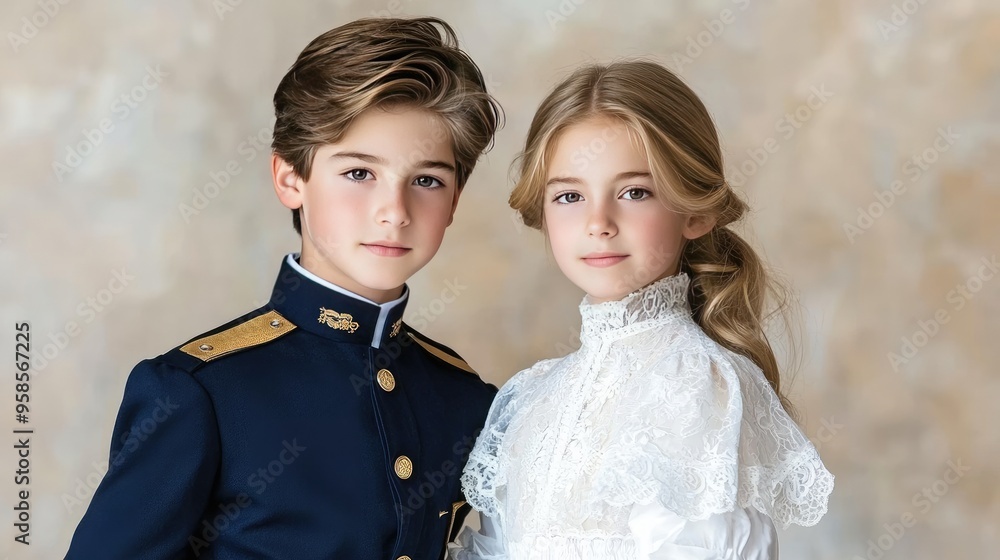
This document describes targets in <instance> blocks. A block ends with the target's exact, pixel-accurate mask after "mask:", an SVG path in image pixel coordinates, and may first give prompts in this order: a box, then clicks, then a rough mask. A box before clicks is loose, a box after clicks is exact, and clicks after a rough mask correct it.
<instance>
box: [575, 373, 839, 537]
mask: <svg viewBox="0 0 1000 560" xmlns="http://www.w3.org/2000/svg"><path fill="white" fill-rule="evenodd" d="M705 360H706V358H705V357H704V356H683V357H680V365H679V367H678V368H677V369H678V370H679V371H684V370H687V371H698V370H701V371H702V372H704V371H705V369H704V368H705V367H706V364H705ZM727 366H729V363H728V362H727V361H721V362H720V361H719V360H713V361H711V362H710V363H709V364H708V367H712V368H715V369H716V370H717V371H716V377H715V381H714V382H713V383H711V384H710V385H706V386H705V387H697V386H694V385H695V382H692V383H690V384H689V386H692V389H694V392H693V394H692V396H691V397H692V398H689V399H684V400H682V401H678V400H676V399H675V400H674V402H672V401H671V398H670V397H666V396H664V393H663V391H666V390H669V386H667V385H661V386H659V387H656V386H653V387H650V388H649V389H651V390H650V391H649V393H648V394H649V398H648V399H646V402H647V403H648V402H652V403H653V404H650V405H648V406H641V407H640V408H643V409H644V412H643V413H641V414H638V415H631V416H630V417H628V418H626V419H624V420H623V427H622V429H621V430H620V431H619V432H618V435H617V436H616V438H615V439H614V441H613V442H612V443H611V444H610V445H609V447H608V449H607V450H606V461H605V463H604V464H603V465H602V468H601V472H600V473H599V475H598V477H597V481H596V483H595V494H594V500H595V501H596V502H598V503H605V504H607V505H610V506H612V507H619V508H622V507H626V506H628V505H630V504H649V503H651V502H652V501H654V500H656V501H658V502H659V503H660V505H662V506H663V507H665V508H666V509H668V510H670V511H671V512H673V513H675V514H677V515H678V516H680V517H683V518H685V519H688V520H691V521H696V520H703V519H706V518H708V517H709V516H711V515H713V514H718V513H726V512H730V511H733V510H734V509H736V508H737V507H753V508H755V509H756V510H758V511H760V512H761V513H764V514H766V515H768V516H769V517H770V518H771V519H772V520H773V521H774V522H775V523H776V524H779V525H780V526H781V527H782V528H787V527H788V526H789V525H791V524H793V523H794V524H797V525H802V526H811V525H815V524H816V523H817V522H819V520H820V519H821V518H822V517H823V516H824V515H825V514H826V512H827V506H828V500H829V496H830V493H831V492H832V491H833V486H834V477H833V475H832V474H831V473H830V472H829V471H828V470H827V469H826V467H825V466H824V465H823V463H822V461H821V459H820V457H819V453H818V452H817V451H816V448H815V447H814V446H813V445H812V443H811V442H810V441H809V440H808V439H806V437H805V436H804V435H803V434H802V433H801V431H800V430H799V428H798V426H797V425H795V424H794V422H793V421H792V420H791V418H789V417H788V416H787V414H786V413H785V412H784V409H782V408H781V407H780V404H779V403H778V402H777V398H776V397H775V396H774V394H773V391H770V387H769V386H766V385H764V384H766V380H764V379H763V375H762V374H760V373H759V370H757V369H756V366H753V368H754V369H753V370H749V369H748V370H747V371H743V369H744V368H736V369H732V368H730V367H727ZM743 366H744V367H745V368H748V367H749V366H748V365H747V364H746V363H743ZM737 372H739V373H737ZM754 373H756V374H758V375H759V379H758V377H757V376H755V375H754ZM704 389H710V391H709V393H708V394H709V395H710V397H709V398H706V399H701V398H698V393H703V392H705V391H704ZM734 390H736V391H735V392H734ZM727 393H728V395H729V397H728V398H729V400H730V402H729V403H728V406H726V405H727V403H726V401H725V398H726V397H720V395H725V394H727ZM658 407H666V408H669V409H678V408H680V409H682V410H685V409H686V410H688V411H698V414H697V415H691V414H685V413H682V414H680V415H673V416H672V415H671V414H670V413H669V412H668V411H666V410H663V409H661V410H659V411H657V412H654V411H656V410H657V408H658ZM727 411H729V413H727ZM592 505H593V504H592Z"/></svg>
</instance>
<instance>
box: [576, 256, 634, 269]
mask: <svg viewBox="0 0 1000 560" xmlns="http://www.w3.org/2000/svg"><path fill="white" fill-rule="evenodd" d="M627 258H628V255H610V256H606V257H583V262H584V263H586V264H587V265H589V266H593V267H595V268H606V267H609V266H614V265H616V264H618V263H620V262H622V261H623V260H625V259H627Z"/></svg>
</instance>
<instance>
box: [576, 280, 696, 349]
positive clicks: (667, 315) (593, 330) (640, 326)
mask: <svg viewBox="0 0 1000 560" xmlns="http://www.w3.org/2000/svg"><path fill="white" fill-rule="evenodd" d="M689 285H690V279H689V278H688V275H687V274H686V273H684V272H681V273H679V274H675V275H672V276H666V277H664V278H661V279H659V280H657V281H655V282H653V283H651V284H649V285H647V286H645V287H643V288H640V289H638V290H636V291H634V292H632V293H630V294H628V295H627V296H625V297H623V298H621V299H619V300H612V301H605V302H601V303H591V301H590V300H589V296H586V297H584V299H583V301H582V302H581V303H580V315H581V317H582V324H581V330H580V339H581V341H583V342H584V343H587V342H594V341H599V340H613V339H617V338H621V337H624V336H628V335H629V334H633V333H635V332H638V331H641V330H645V329H647V328H652V327H655V326H657V325H659V324H662V323H665V322H667V321H670V320H672V319H675V318H677V317H683V316H687V317H690V316H691V307H690V305H689V304H688V297H687V293H688V287H689Z"/></svg>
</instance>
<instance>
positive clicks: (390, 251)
mask: <svg viewBox="0 0 1000 560" xmlns="http://www.w3.org/2000/svg"><path fill="white" fill-rule="evenodd" d="M362 245H364V247H365V249H368V250H369V251H371V252H372V253H374V254H376V255H378V256H380V257H402V256H403V255H405V254H407V253H409V252H410V251H411V250H412V249H408V248H406V247H389V246H387V245H378V244H371V245H369V244H367V243H362Z"/></svg>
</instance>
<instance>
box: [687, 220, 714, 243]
mask: <svg viewBox="0 0 1000 560" xmlns="http://www.w3.org/2000/svg"><path fill="white" fill-rule="evenodd" d="M718 221H719V219H718V218H717V217H715V216H695V215H689V216H688V217H687V218H685V219H684V229H683V230H682V231H681V234H682V235H683V236H684V238H685V239H698V238H699V237H701V236H702V235H705V234H706V233H708V232H710V231H712V228H714V227H715V224H716V223H718Z"/></svg>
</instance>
